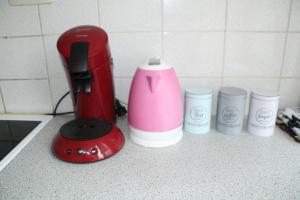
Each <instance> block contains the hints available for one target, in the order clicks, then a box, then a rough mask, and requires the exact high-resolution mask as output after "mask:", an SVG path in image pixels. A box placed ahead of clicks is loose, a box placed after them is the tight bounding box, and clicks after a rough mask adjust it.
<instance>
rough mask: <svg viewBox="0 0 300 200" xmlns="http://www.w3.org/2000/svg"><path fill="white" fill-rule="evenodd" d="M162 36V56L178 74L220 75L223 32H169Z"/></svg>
mask: <svg viewBox="0 0 300 200" xmlns="http://www.w3.org/2000/svg"><path fill="white" fill-rule="evenodd" d="M163 38H164V44H163V46H164V50H163V52H164V55H163V57H164V59H165V60H166V62H167V63H170V64H172V65H173V66H174V67H175V69H176V72H177V74H178V75H179V76H193V77H195V76H198V77H200V76H213V77H219V76H221V73H222V67H223V44H224V42H223V40H224V34H223V33H221V32H207V33H202V32H201V33H195V32H190V33H183V32H180V33H174V32H169V33H165V34H164V37H163Z"/></svg>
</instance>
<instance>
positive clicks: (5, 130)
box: [0, 120, 41, 161]
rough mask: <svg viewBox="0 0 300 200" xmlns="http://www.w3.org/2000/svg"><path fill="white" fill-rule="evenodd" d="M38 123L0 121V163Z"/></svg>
mask: <svg viewBox="0 0 300 200" xmlns="http://www.w3.org/2000/svg"><path fill="white" fill-rule="evenodd" d="M40 123H41V122H40V121H19V120H18V121H16V120H0V161H1V160H2V158H4V157H5V156H6V155H7V154H8V153H9V152H10V151H11V150H12V149H13V148H14V147H15V146H17V144H18V143H19V142H21V141H22V140H23V138H25V137H26V136H27V135H28V134H29V133H30V132H31V131H32V130H33V129H34V128H35V127H37V126H38V125H39V124H40Z"/></svg>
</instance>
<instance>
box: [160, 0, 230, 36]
mask: <svg viewBox="0 0 300 200" xmlns="http://www.w3.org/2000/svg"><path fill="white" fill-rule="evenodd" d="M163 3H164V5H163V9H164V10H163V11H164V12H163V14H164V30H165V31H198V30H214V31H216V30H224V29H225V10H226V9H225V8H226V0H163Z"/></svg>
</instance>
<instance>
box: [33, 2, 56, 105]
mask: <svg viewBox="0 0 300 200" xmlns="http://www.w3.org/2000/svg"><path fill="white" fill-rule="evenodd" d="M37 8H38V16H39V22H40V29H41V33H43V28H42V20H41V14H40V5H37ZM42 46H43V53H44V57H45V67H46V73H47V77H48V78H47V80H48V88H49V93H50V94H49V95H50V101H51V107H52V110H53V109H54V102H53V94H52V89H51V85H50V76H49V69H48V62H47V61H48V58H47V54H46V45H45V37H44V36H42Z"/></svg>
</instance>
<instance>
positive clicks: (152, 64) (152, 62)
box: [139, 58, 171, 70]
mask: <svg viewBox="0 0 300 200" xmlns="http://www.w3.org/2000/svg"><path fill="white" fill-rule="evenodd" d="M139 68H140V69H143V70H165V69H170V68H171V66H170V65H167V64H165V63H164V62H163V61H162V60H161V59H159V58H150V59H148V60H147V61H146V63H145V64H144V65H142V66H140V67H139Z"/></svg>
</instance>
